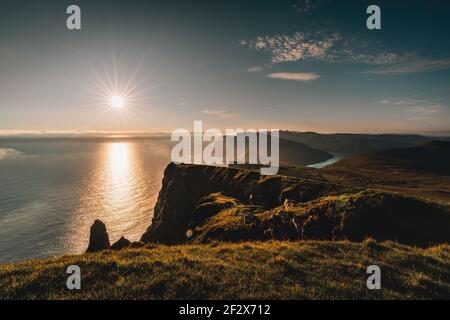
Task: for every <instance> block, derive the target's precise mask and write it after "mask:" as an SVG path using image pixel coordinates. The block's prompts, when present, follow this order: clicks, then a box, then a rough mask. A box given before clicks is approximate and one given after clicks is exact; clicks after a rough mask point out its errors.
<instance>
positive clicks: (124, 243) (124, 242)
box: [111, 237, 131, 250]
mask: <svg viewBox="0 0 450 320" xmlns="http://www.w3.org/2000/svg"><path fill="white" fill-rule="evenodd" d="M130 246H131V241H130V240H128V239H126V238H125V237H121V238H120V239H119V240H117V241H116V242H114V243H113V244H112V245H111V249H112V250H121V249H124V248H128V247H130Z"/></svg>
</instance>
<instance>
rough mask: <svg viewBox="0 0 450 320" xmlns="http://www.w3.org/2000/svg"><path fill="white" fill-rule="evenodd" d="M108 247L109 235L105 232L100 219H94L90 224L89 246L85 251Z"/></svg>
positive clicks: (95, 250)
mask: <svg viewBox="0 0 450 320" xmlns="http://www.w3.org/2000/svg"><path fill="white" fill-rule="evenodd" d="M109 248H110V244H109V236H108V233H107V232H106V226H105V224H104V223H103V222H102V221H100V220H95V221H94V223H93V224H92V226H91V233H90V235H89V246H88V248H87V250H86V252H97V251H101V250H106V249H109Z"/></svg>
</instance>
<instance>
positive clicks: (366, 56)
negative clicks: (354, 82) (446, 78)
mask: <svg viewBox="0 0 450 320" xmlns="http://www.w3.org/2000/svg"><path fill="white" fill-rule="evenodd" d="M240 44H241V45H243V46H247V47H249V48H250V49H252V50H256V51H264V52H269V53H270V56H271V62H272V64H279V63H284V62H296V61H304V60H312V61H322V62H326V63H350V64H361V65H369V66H372V67H375V69H370V70H366V71H363V72H362V73H364V74H373V75H377V74H378V75H401V74H408V73H418V72H426V71H434V70H443V69H450V58H441V59H433V58H427V57H421V56H419V55H417V54H413V53H398V52H392V51H388V50H386V49H384V48H383V47H382V46H381V45H380V44H376V43H375V44H374V43H366V42H364V41H358V39H356V38H352V37H344V36H342V35H341V34H339V33H327V32H325V31H318V32H295V33H292V34H278V35H273V36H259V37H257V38H256V39H254V40H240ZM255 70H258V69H255ZM249 71H250V69H249Z"/></svg>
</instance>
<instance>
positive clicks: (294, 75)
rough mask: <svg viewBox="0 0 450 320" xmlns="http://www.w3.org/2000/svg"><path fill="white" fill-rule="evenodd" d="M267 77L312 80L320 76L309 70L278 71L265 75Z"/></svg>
mask: <svg viewBox="0 0 450 320" xmlns="http://www.w3.org/2000/svg"><path fill="white" fill-rule="evenodd" d="M267 77H268V78H272V79H280V80H292V81H314V80H317V79H319V78H320V75H318V74H317V73H311V72H278V73H271V74H268V75H267Z"/></svg>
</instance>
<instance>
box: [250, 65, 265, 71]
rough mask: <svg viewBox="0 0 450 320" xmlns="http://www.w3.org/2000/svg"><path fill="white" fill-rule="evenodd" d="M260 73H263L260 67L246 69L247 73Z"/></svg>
mask: <svg viewBox="0 0 450 320" xmlns="http://www.w3.org/2000/svg"><path fill="white" fill-rule="evenodd" d="M261 71H264V68H263V67H260V66H253V67H250V68H248V69H247V72H261Z"/></svg>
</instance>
